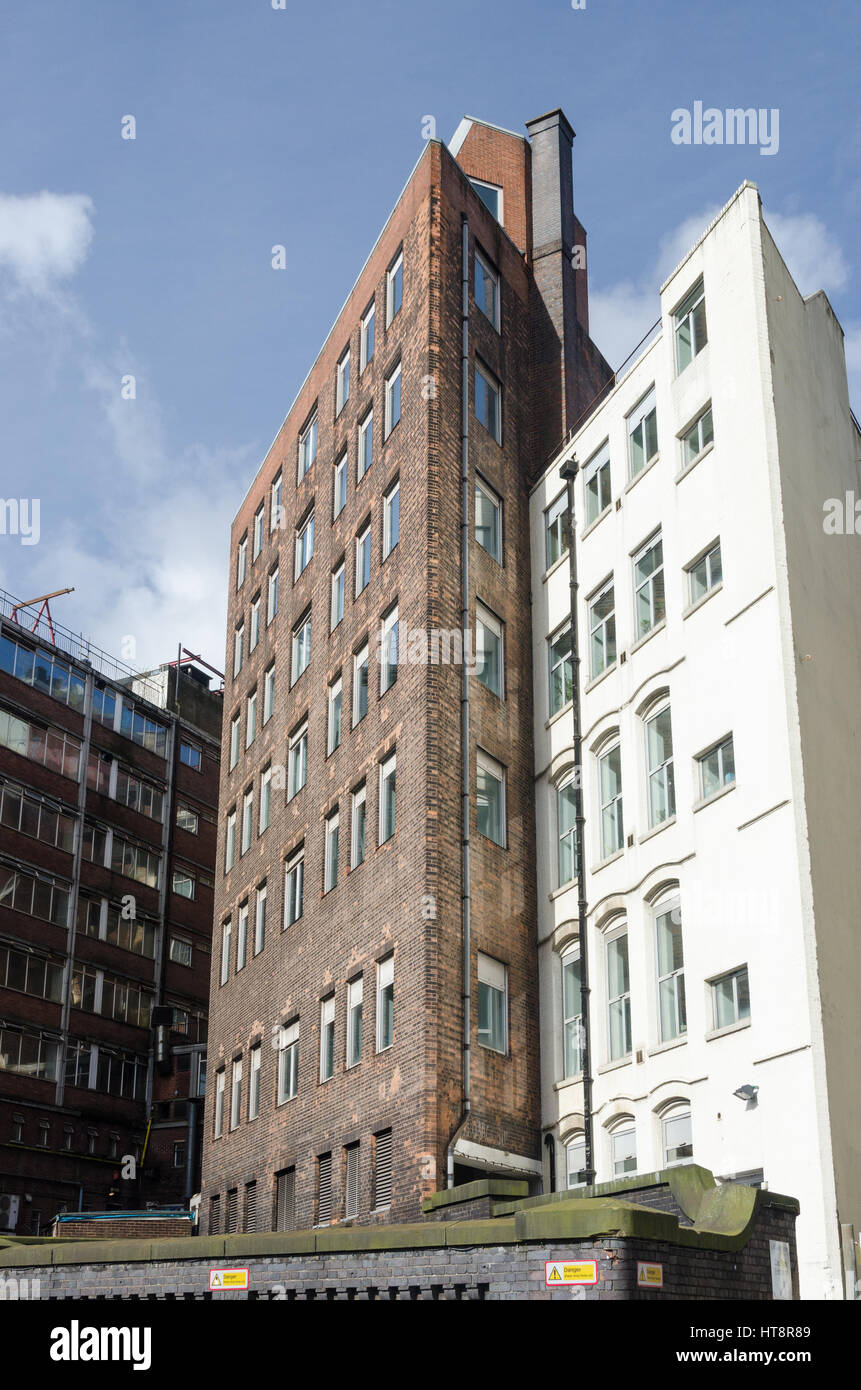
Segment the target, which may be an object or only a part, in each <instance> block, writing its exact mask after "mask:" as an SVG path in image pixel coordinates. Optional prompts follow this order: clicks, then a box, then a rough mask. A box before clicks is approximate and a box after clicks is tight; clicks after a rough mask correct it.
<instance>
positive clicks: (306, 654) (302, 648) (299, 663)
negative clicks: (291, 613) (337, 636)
mask: <svg viewBox="0 0 861 1390" xmlns="http://www.w3.org/2000/svg"><path fill="white" fill-rule="evenodd" d="M310 660H311V614H310V613H307V614H306V615H305V617H304V618H303V619H302V620H301V622H300V623H299V624H298V626H297V627H295V628H294V629H293V679H292V681H291V685H295V684H296V682H297V680H298V679H299V677H300V676H301V675H302V673H303V671H305V670H307V668H308V662H309V661H310Z"/></svg>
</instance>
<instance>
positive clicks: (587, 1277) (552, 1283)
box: [544, 1260, 598, 1289]
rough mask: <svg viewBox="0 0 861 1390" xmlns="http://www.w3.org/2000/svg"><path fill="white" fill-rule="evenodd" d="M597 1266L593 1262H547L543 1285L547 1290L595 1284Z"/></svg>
mask: <svg viewBox="0 0 861 1390" xmlns="http://www.w3.org/2000/svg"><path fill="white" fill-rule="evenodd" d="M597 1282H598V1266H597V1264H596V1262H595V1261H594V1260H547V1261H545V1264H544V1283H545V1285H546V1286H547V1288H549V1289H553V1288H561V1287H562V1286H563V1285H565V1284H597Z"/></svg>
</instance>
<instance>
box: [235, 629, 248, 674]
mask: <svg viewBox="0 0 861 1390" xmlns="http://www.w3.org/2000/svg"><path fill="white" fill-rule="evenodd" d="M244 643H245V624H244V623H240V624H239V626H238V628H236V629H235V631H234V633H233V679H234V680H235V679H236V677H237V676H238V675H239V672H240V671H241V670H242V656H243V652H242V648H243V645H244Z"/></svg>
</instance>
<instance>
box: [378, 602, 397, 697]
mask: <svg viewBox="0 0 861 1390" xmlns="http://www.w3.org/2000/svg"><path fill="white" fill-rule="evenodd" d="M397 678H398V609H397V604H396V605H395V607H394V608H392V609H390V611H389V612H388V613H387V614H386V616H385V617H384V618H383V623H382V627H381V628H380V695H385V693H386V691H387V690H390V689H391V687H392V686H393V685H394V683H395V681H396V680H397Z"/></svg>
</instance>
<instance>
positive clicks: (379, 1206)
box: [374, 1129, 392, 1211]
mask: <svg viewBox="0 0 861 1390" xmlns="http://www.w3.org/2000/svg"><path fill="white" fill-rule="evenodd" d="M391 1204H392V1131H391V1130H390V1129H383V1130H380V1132H379V1134H375V1135H374V1211H383V1210H384V1209H385V1208H386V1207H390V1206H391Z"/></svg>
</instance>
